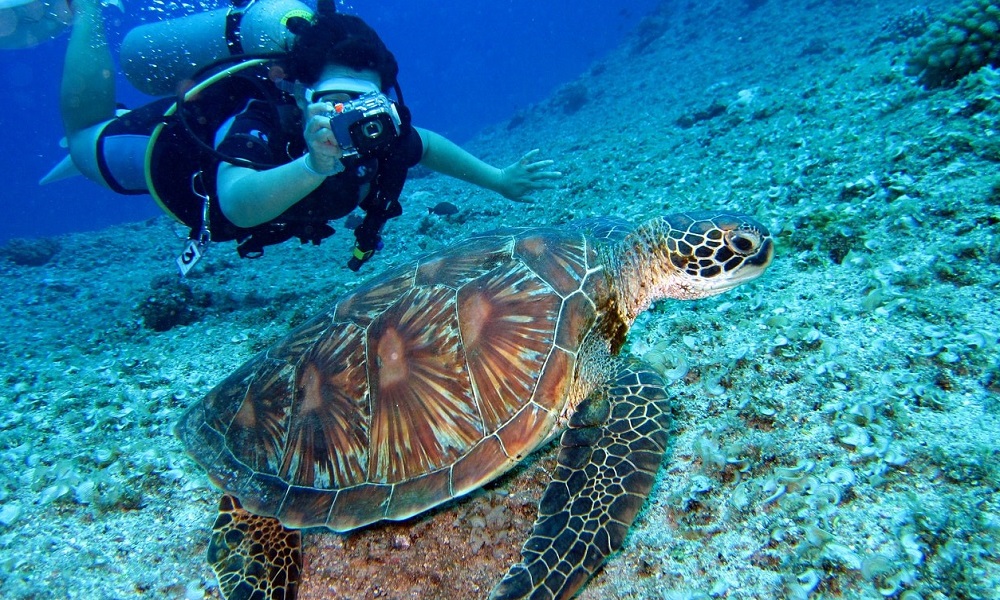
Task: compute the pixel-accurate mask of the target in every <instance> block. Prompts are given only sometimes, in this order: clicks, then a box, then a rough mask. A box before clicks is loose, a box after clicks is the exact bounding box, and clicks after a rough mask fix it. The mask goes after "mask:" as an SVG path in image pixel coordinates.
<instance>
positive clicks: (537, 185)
mask: <svg viewBox="0 0 1000 600" xmlns="http://www.w3.org/2000/svg"><path fill="white" fill-rule="evenodd" d="M538 153H539V150H537V149H535V150H532V151H530V152H528V153H527V154H525V155H524V156H522V157H521V159H520V160H518V161H517V162H516V163H514V164H512V165H510V166H508V167H504V168H503V169H501V170H500V184H499V189H498V190H497V191H499V192H500V193H501V194H503V195H504V196H505V197H506V198H508V199H510V200H514V201H515V202H530V200H529V199H528V198H527V195H528V194H530V193H531V192H534V191H536V190H554V189H556V187H558V186H557V185H556V180H557V179H560V178H561V177H562V176H563V174H562V173H561V172H559V171H555V170H553V169H552V168H551V167H552V165H554V164H555V161H553V160H535V157H536V156H538Z"/></svg>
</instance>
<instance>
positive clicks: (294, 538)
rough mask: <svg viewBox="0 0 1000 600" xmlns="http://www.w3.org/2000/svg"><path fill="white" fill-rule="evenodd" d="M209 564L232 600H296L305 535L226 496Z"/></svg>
mask: <svg viewBox="0 0 1000 600" xmlns="http://www.w3.org/2000/svg"><path fill="white" fill-rule="evenodd" d="M208 563H209V564H210V565H211V566H212V570H213V571H215V575H216V577H218V579H219V590H220V591H221V592H222V597H223V598H225V599H226V600H295V596H296V594H297V593H298V587H299V577H300V576H301V573H302V534H301V533H300V532H299V530H297V529H288V528H287V527H284V526H282V525H281V522H279V521H278V520H277V519H274V518H271V517H261V516H257V515H254V514H251V513H249V512H247V511H246V510H244V509H243V507H242V506H241V505H240V502H239V500H237V499H236V498H234V497H233V496H230V495H228V494H227V495H225V496H223V497H222V500H220V501H219V517H218V518H217V519H216V520H215V524H214V525H213V526H212V536H211V538H210V539H209V543H208Z"/></svg>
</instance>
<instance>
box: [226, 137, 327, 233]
mask: <svg viewBox="0 0 1000 600" xmlns="http://www.w3.org/2000/svg"><path fill="white" fill-rule="evenodd" d="M309 159H310V157H309V155H308V154H307V155H306V156H303V157H302V158H299V159H296V160H293V161H292V162H290V163H288V164H285V165H281V166H280V167H274V168H273V169H267V170H265V171H255V170H253V169H248V168H246V167H237V166H234V165H231V164H228V163H222V164H221V165H219V178H218V186H217V187H218V191H219V207H220V208H221V209H222V214H224V215H226V218H227V219H229V220H230V221H232V222H233V224H234V225H236V226H238V227H253V226H254V225H260V224H261V223H266V222H268V221H270V220H272V219H274V218H275V217H277V216H278V215H280V214H281V213H283V212H285V211H286V210H288V209H289V208H290V207H291V206H292V205H294V204H295V203H296V202H298V201H299V200H301V199H303V198H305V197H306V194H308V193H309V192H311V191H313V190H315V189H316V188H317V187H319V185H320V184H321V183H323V180H324V179H326V177H325V176H323V175H317V174H315V173H313V172H311V171H310V169H309V168H306V165H304V164H303V162H304V161H306V160H309ZM310 166H311V167H313V165H310ZM313 168H314V167H313Z"/></svg>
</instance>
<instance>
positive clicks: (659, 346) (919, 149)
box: [0, 0, 1000, 600]
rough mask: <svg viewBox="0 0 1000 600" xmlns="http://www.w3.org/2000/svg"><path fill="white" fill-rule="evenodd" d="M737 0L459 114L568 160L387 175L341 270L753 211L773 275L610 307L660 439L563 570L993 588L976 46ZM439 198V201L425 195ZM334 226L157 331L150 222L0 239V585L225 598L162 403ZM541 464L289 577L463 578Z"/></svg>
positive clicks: (8, 592) (484, 148)
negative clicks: (432, 211)
mask: <svg viewBox="0 0 1000 600" xmlns="http://www.w3.org/2000/svg"><path fill="white" fill-rule="evenodd" d="M751 4H752V5H758V4H761V3H759V2H755V3H744V2H728V1H726V0H715V1H710V2H704V3H692V4H691V5H690V6H688V7H687V8H684V9H682V10H679V11H677V12H669V11H665V12H664V13H663V14H660V15H656V16H653V17H651V18H650V19H647V21H645V22H644V24H643V25H642V26H641V27H640V29H639V31H637V32H636V34H635V35H634V36H633V37H632V38H631V39H630V40H629V42H628V43H627V44H626V45H625V46H624V47H623V48H621V49H619V50H618V51H616V52H615V53H614V54H613V55H612V56H611V57H610V58H607V59H605V60H603V61H601V62H600V63H598V64H595V65H594V66H593V68H592V69H591V70H590V71H589V72H588V73H587V74H585V75H584V76H583V77H581V78H580V79H579V81H577V82H575V83H574V84H571V85H570V86H567V87H566V88H564V89H563V90H562V91H561V92H560V93H559V94H557V95H556V96H555V97H553V99H551V100H549V101H546V102H544V103H541V104H539V105H537V106H530V107H525V110H524V111H523V113H521V114H519V115H517V116H515V117H514V118H513V119H512V120H511V122H509V123H502V124H499V125H497V126H496V127H494V128H492V129H490V130H488V131H486V132H484V133H483V135H482V136H480V137H479V138H477V139H476V140H474V141H473V142H472V143H470V144H469V148H470V149H471V150H473V151H474V152H476V153H477V154H479V155H481V156H483V157H485V158H486V159H487V160H489V161H491V162H494V163H498V164H506V163H508V162H511V161H512V160H514V159H515V158H516V157H517V156H519V155H520V153H521V152H523V151H525V150H528V149H530V148H534V147H538V148H541V149H542V151H543V153H544V155H545V156H548V157H552V158H554V159H555V160H557V161H558V164H559V167H560V168H561V169H562V170H563V171H564V172H565V173H566V176H565V179H564V181H563V185H562V189H560V190H558V191H554V192H551V193H543V194H538V195H537V196H536V198H535V200H536V201H535V203H533V204H513V203H510V202H509V201H507V200H505V199H503V198H501V197H498V196H495V195H492V194H490V193H488V192H485V191H481V190H478V189H474V188H472V187H470V186H467V185H464V184H461V183H459V182H455V181H451V180H447V179H444V178H441V177H437V176H429V177H420V178H415V179H413V180H411V181H410V183H409V184H408V185H407V188H406V191H405V192H404V198H403V203H404V205H405V206H406V214H405V216H403V217H402V218H400V219H398V220H396V221H394V222H392V223H391V225H390V226H389V227H388V229H387V232H386V242H387V247H386V250H385V251H384V252H382V253H381V254H380V255H379V256H378V257H377V259H376V260H374V261H372V262H371V263H369V264H368V265H367V266H366V268H365V273H364V275H365V276H376V275H377V274H378V272H380V271H381V270H384V269H387V268H389V267H391V266H393V265H396V264H398V263H400V262H403V261H408V260H410V259H412V258H414V257H415V256H417V255H418V254H420V253H422V252H424V251H427V250H434V249H437V248H440V247H443V246H444V245H446V244H447V243H449V242H451V241H454V240H458V239H461V238H462V237H463V236H464V235H465V234H467V233H469V232H472V231H480V230H486V229H491V228H494V227H497V226H504V225H535V224H560V223H566V222H569V221H572V220H573V219H577V218H583V217H590V216H595V215H617V216H621V217H625V218H629V219H634V220H638V219H641V218H643V217H646V216H648V215H651V214H657V213H660V212H671V211H679V210H687V209H695V208H714V207H720V208H728V209H735V210H740V211H745V212H748V213H750V214H753V215H755V216H756V217H757V218H758V219H760V220H761V221H762V222H764V223H765V224H767V225H768V226H769V227H770V228H771V229H772V231H773V232H774V233H775V234H776V237H777V243H778V252H777V256H776V259H775V262H774V265H773V266H772V267H771V269H770V271H769V272H768V273H767V274H766V275H765V276H764V277H762V278H761V279H759V280H757V281H755V282H753V283H751V284H749V285H746V286H743V287H741V288H739V289H738V290H736V291H735V292H732V293H729V294H727V295H724V296H722V297H718V298H713V299H709V300H704V301H698V302H692V303H680V302H673V301H665V302H662V303H660V304H659V305H657V306H656V307H655V308H654V309H653V310H652V311H650V312H649V313H647V314H646V315H645V316H644V317H642V318H640V320H639V321H638V323H637V325H636V327H635V328H634V329H633V331H632V332H631V335H630V343H629V346H628V349H629V350H630V351H632V352H634V353H636V354H638V355H641V356H645V357H646V358H647V359H649V360H650V361H652V362H653V363H654V364H656V365H658V366H659V367H661V368H662V369H663V371H664V373H665V374H666V376H667V377H668V378H669V379H670V380H671V381H672V385H671V388H670V391H671V393H672V394H673V395H674V398H675V405H674V406H675V409H674V417H675V423H674V426H675V431H674V434H675V435H674V442H673V448H672V451H671V453H670V454H669V455H668V457H667V459H666V460H665V461H664V465H663V468H662V470H661V473H660V479H659V482H658V485H657V486H656V488H655V489H654V492H653V495H652V497H651V499H650V501H649V502H648V504H647V505H646V508H645V510H644V511H643V513H642V514H641V515H640V518H639V520H638V522H637V524H636V526H635V527H634V528H633V530H632V533H631V535H630V536H629V538H628V539H627V542H626V545H625V548H624V549H623V550H622V551H621V552H620V553H619V554H617V555H615V556H614V557H613V559H612V560H610V561H609V562H608V564H607V566H606V568H605V569H604V570H603V571H602V572H601V573H600V574H599V575H598V576H597V577H595V578H594V579H593V580H592V581H591V582H590V584H589V585H588V586H587V588H586V589H585V591H584V592H583V593H582V595H581V597H582V598H586V599H591V600H594V599H611V598H741V599H743V598H747V599H748V598H882V597H888V598H907V599H910V600H912V599H915V598H925V599H930V598H938V599H943V598H956V599H962V598H998V597H1000V592H998V591H997V590H1000V546H998V540H1000V497H998V495H997V489H998V487H1000V456H998V454H1000V449H998V440H1000V396H998V392H1000V364H998V333H1000V315H998V313H1000V303H998V301H997V286H998V281H1000V278H998V276H1000V243H998V237H997V235H998V232H1000V171H998V163H1000V136H998V131H1000V73H998V72H995V71H991V70H984V71H980V73H979V74H977V75H974V76H972V77H970V78H967V79H966V80H965V81H963V82H962V83H961V84H960V85H959V86H957V87H955V88H952V89H944V90H934V91H927V90H924V89H922V88H920V87H919V86H918V85H916V84H915V83H914V82H913V81H912V80H911V79H910V78H908V77H906V76H904V75H903V73H902V66H903V63H904V62H905V58H906V57H907V56H908V52H909V47H910V46H909V42H907V41H906V39H905V36H902V35H898V34H899V33H900V31H901V27H900V25H901V23H903V20H901V19H903V18H904V17H905V15H907V13H908V12H909V11H910V10H911V8H913V6H912V5H911V4H909V3H905V2H877V3H876V2H861V1H858V2H853V1H848V0H842V1H834V0H826V1H824V0H815V1H813V2H809V3H793V2H777V1H774V0H772V1H769V2H764V3H762V5H760V6H759V7H757V8H755V9H753V10H749V6H751ZM949 6H950V3H947V2H929V3H926V4H922V5H921V7H922V8H923V7H925V8H926V10H927V11H928V12H929V14H930V15H931V18H932V19H933V18H934V17H936V16H938V15H940V14H941V13H942V12H943V11H945V10H946V9H947V8H948V7H949ZM540 58H543V57H540ZM713 105H719V106H725V109H724V110H721V111H717V112H719V114H718V115H716V116H714V117H713V118H709V119H705V120H700V121H698V122H697V123H695V124H694V125H693V126H691V127H682V126H680V125H679V124H678V120H679V119H682V117H685V116H687V117H691V116H698V115H699V113H705V112H709V111H708V109H709V108H710V107H712V106H713ZM970 107H971V108H970ZM418 121H419V119H418ZM81 185H90V184H89V183H87V182H81ZM122 201H123V202H135V201H148V200H141V199H136V198H127V197H123V198H122ZM441 201H449V202H452V203H454V204H455V205H457V206H459V207H460V208H461V211H460V213H459V214H458V215H455V216H450V217H439V216H436V215H428V212H427V208H428V207H430V206H433V205H434V204H436V203H438V202H441ZM340 229H341V231H340V232H338V234H337V236H335V237H334V238H331V239H330V240H328V241H327V242H325V243H324V244H323V245H322V246H320V247H318V248H313V247H300V246H299V245H298V244H297V243H295V242H293V243H289V244H286V245H284V246H282V247H278V248H272V249H268V251H267V253H266V256H265V257H264V258H262V259H260V260H258V261H254V262H250V261H241V260H239V259H238V258H237V257H236V254H235V252H234V251H233V249H232V247H231V245H228V244H219V245H217V246H215V247H213V248H212V249H211V252H210V254H209V255H208V257H207V258H206V259H205V262H204V263H203V265H202V266H201V268H200V269H199V270H198V271H197V272H196V273H195V274H194V275H192V276H191V277H189V279H188V283H189V284H190V287H191V289H192V291H193V293H194V295H195V297H196V298H197V300H198V302H199V304H202V305H207V306H206V307H204V308H200V309H199V310H200V314H199V317H198V319H197V320H196V321H195V322H193V323H192V324H190V325H186V326H181V327H176V328H174V329H171V330H169V331H167V332H162V333H161V332H154V331H151V330H150V329H148V328H145V327H144V326H143V325H142V322H141V319H140V318H139V316H138V313H137V312H136V307H137V306H138V305H139V304H140V303H142V302H143V301H144V299H145V298H147V297H148V296H149V294H150V293H151V292H150V289H151V288H150V284H151V282H152V281H153V280H154V279H155V278H157V277H160V276H164V275H167V276H169V275H171V274H172V273H173V268H174V267H173V258H174V256H176V254H177V253H178V252H179V249H180V247H181V241H180V240H179V239H178V238H177V237H176V235H175V234H176V233H177V232H179V229H177V228H176V227H174V226H172V225H171V223H170V222H169V221H168V220H166V219H165V218H161V219H156V220H154V221H152V222H148V223H141V224H136V225H129V226H122V227H115V228H111V229H108V230H106V231H102V232H98V233H93V234H79V235H70V236H66V237H62V238H59V239H58V242H59V243H60V245H61V250H60V251H59V252H58V254H56V255H55V257H54V258H53V259H52V260H51V261H50V262H49V263H48V264H46V265H44V266H39V267H26V266H16V265H14V264H11V263H9V262H3V263H2V264H0V276H2V278H3V280H4V281H5V282H6V284H5V285H4V286H3V290H2V291H0V314H2V315H3V317H2V318H0V354H2V356H3V360H2V361H0V377H2V379H3V382H4V385H3V388H2V391H0V408H2V410H0V464H2V468H0V597H3V598H38V599H42V598H86V599H89V598H95V599H112V598H133V597H140V598H202V597H217V596H218V590H217V588H216V587H215V583H214V579H213V576H212V573H211V571H210V570H209V569H208V567H207V566H206V564H205V562H204V560H203V556H204V552H205V538H206V535H207V531H208V528H209V526H210V525H211V522H212V520H213V518H214V509H215V503H216V500H217V493H216V492H215V491H214V490H213V489H211V488H210V486H209V484H208V482H207V479H206V477H205V476H204V474H203V473H202V472H201V471H200V470H199V469H198V468H197V467H196V466H195V465H194V463H193V462H192V461H191V460H189V459H188V458H187V457H186V456H185V454H184V452H183V451H182V449H181V447H180V445H179V443H178V441H177V440H176V439H175V438H174V437H173V436H172V434H171V427H172V424H173V423H174V421H175V419H176V418H177V417H178V415H179V413H180V411H181V410H182V409H183V408H184V407H185V406H186V405H188V404H189V403H190V402H192V401H194V399H196V398H198V397H200V396H201V395H202V394H204V393H205V392H207V391H208V390H209V389H210V388H211V387H212V386H213V385H214V384H215V383H217V382H218V381H220V380H221V379H222V378H223V377H224V376H225V375H226V374H227V373H228V372H230V371H231V370H233V369H234V368H235V367H237V366H238V365H239V364H240V363H242V362H243V361H244V360H246V359H248V358H249V357H250V356H252V355H253V354H254V353H255V352H257V351H259V350H260V349H262V348H263V347H265V346H266V345H268V344H269V343H271V342H273V341H275V340H276V339H277V338H279V337H280V336H281V335H282V334H284V333H285V332H286V331H288V329H289V323H292V322H294V323H298V322H301V320H302V319H303V318H304V317H305V316H307V315H309V314H311V313H314V312H317V311H319V310H321V309H322V308H323V307H324V306H326V305H328V304H329V303H330V302H331V301H332V299H333V298H335V297H336V296H337V295H338V294H340V293H342V292H344V291H346V290H349V289H351V288H352V287H353V286H355V285H356V284H357V283H358V277H357V276H356V275H354V274H353V273H351V272H350V271H348V270H347V269H345V268H344V267H343V266H342V265H343V264H344V260H345V258H346V256H347V251H348V248H349V246H350V243H351V238H350V236H349V235H347V234H345V228H343V227H341V228H340ZM550 467H551V452H549V453H548V454H547V455H545V456H543V457H541V458H540V459H538V460H535V461H532V462H531V463H530V464H528V465H527V466H526V467H524V468H523V469H520V470H519V471H517V472H516V473H515V474H514V475H513V476H508V477H505V478H502V479H501V480H499V481H498V482H495V483H494V484H492V485H490V486H489V487H488V488H487V489H486V490H483V491H481V492H479V493H476V494H473V495H472V496H470V497H468V498H466V499H463V500H460V501H458V502H453V503H451V504H449V505H447V506H445V507H444V508H443V509H440V510H437V511H434V512H433V513H432V514H431V515H428V516H425V517H421V518H417V519H414V520H413V521H411V522H407V523H402V524H393V525H391V526H374V527H371V528H369V529H367V530H365V531H363V532H360V533H356V534H352V535H346V536H342V535H335V534H330V533H324V532H310V534H309V535H308V536H307V537H306V547H305V553H306V560H307V569H306V571H307V572H306V579H305V581H304V584H303V590H302V597H305V598H358V599H361V598H475V597H484V596H485V594H486V590H488V589H489V588H490V587H491V586H492V585H493V584H494V583H495V582H496V580H497V579H498V578H499V576H500V574H501V573H502V572H503V570H504V569H506V567H507V565H508V564H509V563H510V562H511V561H513V560H514V558H515V556H516V552H517V549H518V548H519V545H520V543H521V541H522V540H523V539H524V538H525V537H526V535H527V532H528V530H529V528H530V523H531V519H532V518H533V511H534V508H533V504H534V501H535V499H537V497H538V495H539V494H540V491H541V489H542V487H543V486H544V483H545V481H546V477H547V476H546V469H547V468H550Z"/></svg>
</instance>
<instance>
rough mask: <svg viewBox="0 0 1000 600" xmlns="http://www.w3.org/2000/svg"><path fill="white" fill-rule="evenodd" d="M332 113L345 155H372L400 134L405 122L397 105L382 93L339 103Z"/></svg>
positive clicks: (335, 129)
mask: <svg viewBox="0 0 1000 600" xmlns="http://www.w3.org/2000/svg"><path fill="white" fill-rule="evenodd" d="M328 116H329V117H330V129H331V130H332V131H333V137H334V138H335V139H336V140H337V145H338V146H340V149H341V150H343V151H344V158H350V157H353V156H369V155H371V154H373V153H375V152H377V151H378V150H380V149H381V148H384V147H385V146H386V145H388V144H390V143H392V141H393V140H395V139H396V138H398V137H399V133H400V130H399V126H400V124H401V123H402V121H401V120H400V118H399V111H397V110H396V104H395V103H394V102H393V101H392V100H390V99H389V97H388V96H386V95H385V94H383V93H381V92H369V93H367V94H364V95H362V96H360V97H358V98H356V99H354V100H351V101H349V102H338V103H337V104H334V106H333V112H331V113H329V115H328Z"/></svg>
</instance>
